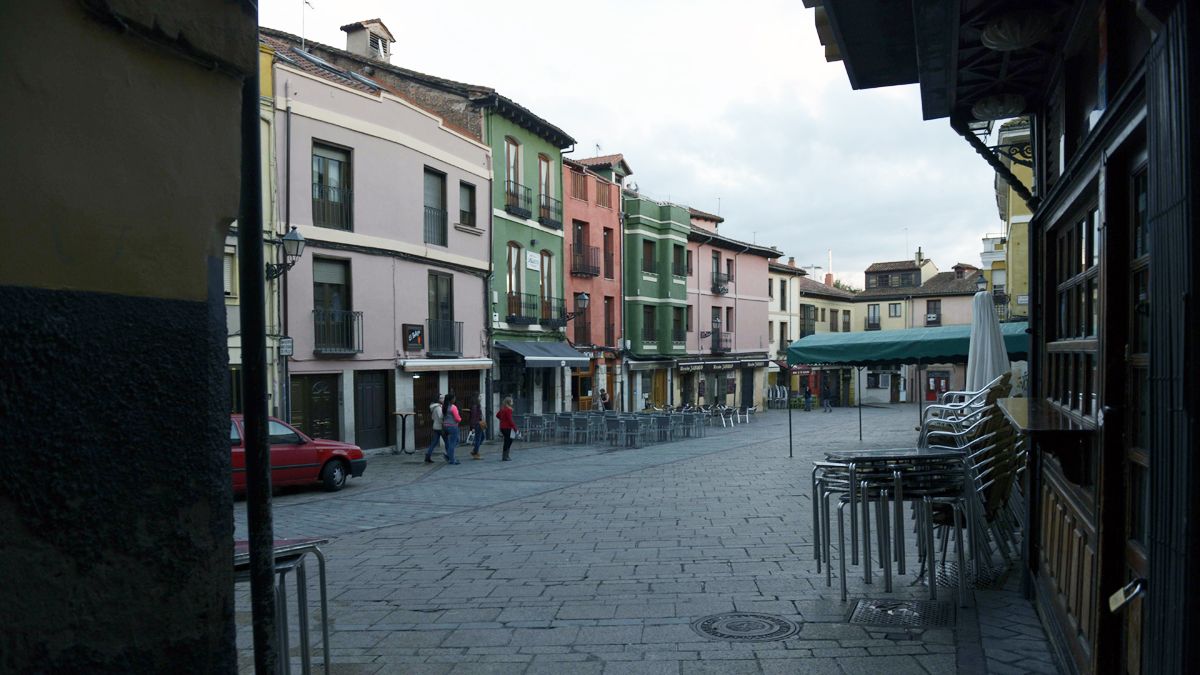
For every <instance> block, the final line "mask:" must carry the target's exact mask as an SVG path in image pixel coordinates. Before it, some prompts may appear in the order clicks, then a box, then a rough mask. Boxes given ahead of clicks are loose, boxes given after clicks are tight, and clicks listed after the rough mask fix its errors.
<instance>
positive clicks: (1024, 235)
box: [981, 117, 1033, 319]
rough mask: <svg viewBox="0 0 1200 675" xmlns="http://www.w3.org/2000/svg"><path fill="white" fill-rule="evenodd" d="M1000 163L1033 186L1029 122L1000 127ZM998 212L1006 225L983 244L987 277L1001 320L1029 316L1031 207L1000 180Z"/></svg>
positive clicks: (1013, 122) (997, 177)
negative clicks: (999, 232) (1000, 231)
mask: <svg viewBox="0 0 1200 675" xmlns="http://www.w3.org/2000/svg"><path fill="white" fill-rule="evenodd" d="M997 144H998V147H1000V148H1002V149H1003V150H1004V152H1002V153H1001V154H1000V161H1002V162H1004V163H1005V164H1006V165H1007V166H1008V169H1009V171H1011V172H1012V174H1013V175H1014V176H1016V178H1017V180H1019V181H1021V183H1023V184H1024V185H1025V187H1032V185H1033V167H1032V164H1033V152H1032V150H1031V147H1032V146H1031V145H1030V144H1029V119H1028V118H1024V117H1022V118H1018V119H1015V120H1011V121H1009V122H1005V123H1004V124H1003V125H1002V126H1001V127H1000V134H999V137H998V140H997ZM996 209H997V211H998V212H999V215H1000V220H1001V222H1002V223H1003V225H1004V232H1003V233H1001V234H989V235H987V236H986V237H985V238H984V240H983V252H982V255H981V259H982V262H983V274H984V276H985V277H986V278H987V280H988V290H989V291H991V292H992V293H994V294H995V298H996V310H997V313H998V314H999V315H1000V318H1001V319H1006V318H1008V319H1016V318H1022V317H1028V316H1029V221H1030V219H1031V218H1032V217H1033V216H1032V214H1031V213H1030V211H1029V205H1028V204H1026V203H1025V200H1024V199H1022V198H1021V196H1020V195H1018V194H1017V193H1016V192H1014V191H1013V189H1012V186H1010V185H1009V184H1008V183H1007V182H1005V181H1004V180H1002V179H1001V178H1000V176H999V175H997V176H996Z"/></svg>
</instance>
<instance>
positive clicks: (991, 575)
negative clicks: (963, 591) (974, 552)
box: [935, 560, 1008, 590]
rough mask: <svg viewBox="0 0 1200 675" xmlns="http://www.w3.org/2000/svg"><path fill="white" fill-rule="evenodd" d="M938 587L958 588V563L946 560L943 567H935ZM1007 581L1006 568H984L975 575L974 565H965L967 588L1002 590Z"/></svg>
mask: <svg viewBox="0 0 1200 675" xmlns="http://www.w3.org/2000/svg"><path fill="white" fill-rule="evenodd" d="M935 567H936V569H937V582H938V586H939V587H941V586H948V587H951V588H958V563H957V562H956V561H951V560H947V561H946V564H945V565H936V566H935ZM1007 580H1008V568H1007V567H1004V566H996V567H990V566H989V567H984V568H983V570H982V571H981V572H980V573H979V574H976V573H975V563H973V562H968V563H967V586H968V587H970V588H982V589H984V590H993V589H997V588H1003V587H1004V582H1005V581H1007Z"/></svg>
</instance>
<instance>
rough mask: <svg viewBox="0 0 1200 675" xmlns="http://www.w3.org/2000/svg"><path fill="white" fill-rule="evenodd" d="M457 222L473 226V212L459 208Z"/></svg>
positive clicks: (464, 225)
mask: <svg viewBox="0 0 1200 675" xmlns="http://www.w3.org/2000/svg"><path fill="white" fill-rule="evenodd" d="M458 224H459V225H462V226H463V227H475V212H474V211H464V210H462V209H459V211H458Z"/></svg>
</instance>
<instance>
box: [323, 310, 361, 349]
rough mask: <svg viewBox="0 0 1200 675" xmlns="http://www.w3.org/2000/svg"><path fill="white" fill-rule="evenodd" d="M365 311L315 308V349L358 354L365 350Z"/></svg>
mask: <svg viewBox="0 0 1200 675" xmlns="http://www.w3.org/2000/svg"><path fill="white" fill-rule="evenodd" d="M362 324H363V313H362V312H352V311H347V310H341V309H314V310H313V351H314V352H316V353H318V354H358V353H360V352H362V350H363V325H362Z"/></svg>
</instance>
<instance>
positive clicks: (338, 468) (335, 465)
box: [321, 459, 347, 492]
mask: <svg viewBox="0 0 1200 675" xmlns="http://www.w3.org/2000/svg"><path fill="white" fill-rule="evenodd" d="M346 475H347V474H346V465H345V464H344V463H342V462H340V461H338V460H336V459H335V460H333V461H331V462H329V463H328V464H326V465H325V468H324V469H321V482H322V483H324V484H325V489H326V490H328V491H329V492H337V491H338V490H341V489H342V488H343V487H345V486H346Z"/></svg>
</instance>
